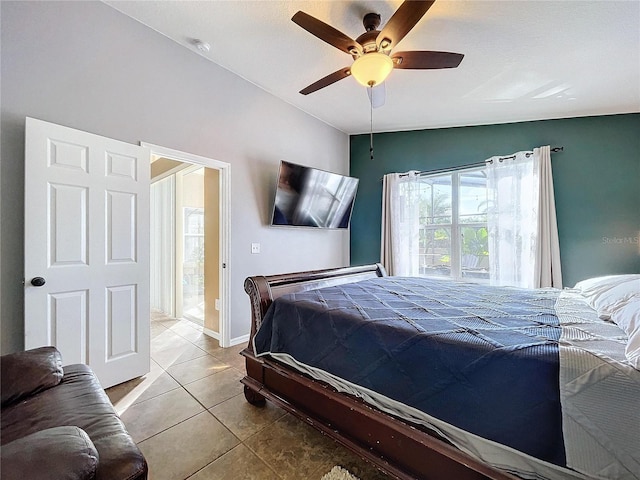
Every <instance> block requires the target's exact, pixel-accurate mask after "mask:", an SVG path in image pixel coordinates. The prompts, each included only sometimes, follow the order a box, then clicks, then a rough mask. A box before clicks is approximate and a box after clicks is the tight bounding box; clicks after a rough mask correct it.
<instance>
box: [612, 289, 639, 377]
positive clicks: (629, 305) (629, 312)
mask: <svg viewBox="0 0 640 480" xmlns="http://www.w3.org/2000/svg"><path fill="white" fill-rule="evenodd" d="M611 321H612V322H615V323H616V325H618V326H619V327H620V328H621V329H622V330H624V331H625V332H626V334H627V335H628V336H629V340H628V341H627V348H626V350H625V355H626V356H627V359H628V360H629V362H631V365H633V367H634V368H635V369H636V370H640V294H638V295H634V296H632V297H630V298H628V299H627V300H626V301H623V302H620V303H619V304H618V307H617V308H616V309H615V310H614V311H613V312H612V313H611Z"/></svg>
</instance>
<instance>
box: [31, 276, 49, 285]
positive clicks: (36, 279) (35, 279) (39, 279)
mask: <svg viewBox="0 0 640 480" xmlns="http://www.w3.org/2000/svg"><path fill="white" fill-rule="evenodd" d="M45 283H46V282H45V280H44V278H42V277H33V278H32V279H31V285H33V286H34V287H41V286H43V285H44V284H45Z"/></svg>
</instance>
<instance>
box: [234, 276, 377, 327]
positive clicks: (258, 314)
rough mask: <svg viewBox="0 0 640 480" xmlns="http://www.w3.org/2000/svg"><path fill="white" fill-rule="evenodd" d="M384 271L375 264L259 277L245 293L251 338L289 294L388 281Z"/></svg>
mask: <svg viewBox="0 0 640 480" xmlns="http://www.w3.org/2000/svg"><path fill="white" fill-rule="evenodd" d="M386 276H387V272H386V271H385V269H384V267H383V266H382V265H381V264H379V263H375V264H373V265H363V266H359V267H341V268H328V269H325V270H313V271H309V272H296V273H285V274H281V275H268V276H264V275H256V276H253V277H248V278H247V279H246V280H245V281H244V291H245V292H247V294H248V295H249V298H250V299H251V338H252V339H253V336H254V335H255V333H256V332H257V331H258V328H260V325H261V324H262V319H263V318H264V316H265V314H266V313H267V310H268V309H269V306H270V305H271V303H273V301H274V300H275V299H276V298H278V297H280V296H282V295H286V294H288V293H295V292H304V291H307V290H314V289H316V288H323V287H331V286H334V285H342V284H344V283H353V282H358V281H360V280H366V279H368V278H376V277H386Z"/></svg>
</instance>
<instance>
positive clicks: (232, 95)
mask: <svg viewBox="0 0 640 480" xmlns="http://www.w3.org/2000/svg"><path fill="white" fill-rule="evenodd" d="M1 9H2V10H1V21H2V32H1V33H2V43H1V49H2V50H1V61H2V71H1V74H2V84H1V92H0V93H1V98H2V115H1V130H2V139H1V143H2V148H1V155H2V160H1V164H0V174H1V183H0V188H1V193H2V195H1V203H0V214H1V216H0V225H1V228H2V230H1V232H0V236H1V241H2V243H1V250H0V261H1V264H0V265H1V267H2V272H1V277H0V299H1V315H0V322H1V323H0V332H1V334H2V342H1V350H0V351H1V352H2V353H8V352H11V351H16V350H21V349H22V348H23V287H22V279H23V270H24V268H23V242H24V235H23V230H24V199H23V195H24V121H25V117H27V116H29V117H34V118H39V119H41V120H46V121H49V122H53V123H58V124H60V125H64V126H67V127H72V128H76V129H80V130H85V131H87V132H91V133H95V134H99V135H103V136H106V137H111V138H115V139H118V140H122V141H125V142H130V143H134V144H137V143H139V142H140V141H144V142H149V143H153V144H156V145H162V146H164V147H169V148H173V149H177V150H182V151H185V152H189V153H193V154H197V155H202V156H205V157H210V158H213V159H216V160H220V161H223V162H228V163H230V164H231V178H232V186H231V223H232V225H231V257H230V262H229V266H230V268H231V285H230V288H231V337H232V339H233V338H238V337H241V336H243V335H246V334H248V333H249V327H250V313H249V302H248V298H247V297H246V295H245V293H244V290H243V281H244V278H245V277H246V276H248V275H252V274H262V273H265V274H269V273H281V272H286V271H293V270H308V269H314V268H324V267H333V266H341V265H347V264H348V262H349V237H348V233H347V232H344V231H314V230H307V229H298V230H296V229H285V228H280V229H277V228H271V227H268V226H267V223H268V220H269V213H268V211H269V209H270V206H271V205H270V204H271V202H272V201H273V191H274V189H275V176H276V173H277V167H278V163H279V161H280V160H288V161H291V162H294V163H302V164H306V165H311V166H316V167H321V168H323V169H326V170H331V171H335V172H338V173H345V174H346V173H348V169H349V160H348V156H349V143H348V142H349V140H348V137H347V135H346V134H344V133H342V132H340V131H338V130H336V129H334V128H332V127H329V126H327V125H326V124H324V123H322V122H320V121H318V120H317V119H315V118H313V117H311V116H309V115H306V114H305V113H303V112H301V111H299V110H297V109H295V108H294V107H292V106H290V105H289V104H286V103H284V102H282V101H280V100H278V99H276V98H275V97H273V96H272V95H270V94H268V93H266V92H264V91H263V90H261V89H259V88H257V87H256V86H254V85H252V84H250V83H248V82H246V81H244V80H242V79H241V78H240V77H237V76H236V75H234V74H232V73H230V72H229V71H227V70H225V69H223V68H221V67H218V66H217V65H215V64H213V63H211V62H209V61H207V60H205V59H204V58H202V57H200V56H199V55H197V54H196V53H193V52H190V51H188V50H187V49H185V48H184V47H181V46H179V45H178V44H176V43H174V42H172V41H171V40H169V39H167V38H166V37H164V36H162V35H160V34H159V33H157V32H155V31H153V30H151V29H149V28H147V27H145V26H143V25H141V24H139V23H138V22H136V21H134V20H132V19H130V18H128V17H126V16H125V15H123V14H121V13H119V12H117V11H116V10H114V9H112V8H111V7H109V6H107V5H105V4H103V3H100V2H8V1H2V2H1ZM251 242H260V243H261V245H262V253H261V254H260V255H251V253H250V244H251Z"/></svg>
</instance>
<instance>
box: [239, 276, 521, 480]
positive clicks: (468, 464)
mask: <svg viewBox="0 0 640 480" xmlns="http://www.w3.org/2000/svg"><path fill="white" fill-rule="evenodd" d="M383 276H386V272H385V270H384V268H383V267H382V265H379V264H375V265H368V266H363V267H347V268H338V269H328V270H318V271H312V272H301V273H291V274H284V275H272V276H254V277H249V278H247V279H246V280H245V291H246V292H247V294H248V295H249V297H250V298H251V312H252V327H251V339H250V340H249V345H248V347H247V348H246V349H245V350H243V351H242V352H241V353H242V355H243V356H244V357H245V360H246V367H247V375H246V376H245V377H244V378H243V379H242V383H243V384H244V389H245V397H246V399H247V401H249V402H250V403H251V404H254V405H258V406H259V405H263V404H264V402H265V399H268V400H269V401H272V402H273V403H275V404H276V405H278V406H280V407H282V408H283V409H284V410H286V411H288V412H290V413H291V414H293V415H295V416H296V417H298V418H299V419H301V420H302V421H305V422H307V423H308V424H310V425H311V426H313V427H315V428H316V429H318V430H320V431H321V432H322V433H324V434H326V435H328V436H329V437H331V438H333V439H334V440H336V441H338V442H339V443H341V444H342V445H344V446H345V447H347V448H349V449H350V450H352V451H353V452H354V453H356V454H357V455H359V456H361V457H362V458H364V459H365V460H368V461H369V462H371V463H373V464H374V465H376V466H377V467H378V468H380V469H381V470H383V471H384V472H386V473H387V474H389V475H390V476H391V477H393V478H398V479H403V480H405V479H406V480H408V479H420V480H480V479H492V480H516V477H514V476H512V475H509V474H507V473H504V472H501V471H498V470H496V469H494V468H492V467H490V466H488V465H486V464H484V463H482V462H480V461H478V460H476V459H474V458H472V457H470V456H469V455H466V454H465V453H463V452H461V451H460V450H458V449H457V448H455V447H454V446H452V445H451V444H449V443H448V442H447V441H446V440H443V439H442V438H440V437H437V436H436V435H435V434H433V433H431V432H429V431H427V430H425V429H424V428H422V427H419V426H417V425H411V424H409V423H407V422H405V421H402V420H400V419H398V418H395V417H392V416H390V415H388V414H386V413H384V412H381V411H380V410H377V409H376V408H373V407H371V406H369V405H367V404H366V403H364V402H363V401H361V400H360V399H358V398H355V397H353V396H350V395H346V394H342V393H338V392H337V391H336V390H335V389H333V388H332V387H331V386H328V385H326V384H324V383H323V382H319V381H316V380H313V379H311V378H309V377H307V376H305V375H303V374H301V373H298V372H297V371H295V370H293V369H292V368H291V367H289V366H286V365H283V364H281V363H279V362H277V361H275V360H273V359H271V358H270V357H261V358H256V356H255V355H254V352H253V337H254V335H255V333H256V331H257V329H258V328H259V326H260V324H261V323H262V319H263V318H264V315H265V314H266V312H267V309H268V308H269V306H270V305H271V303H272V302H273V300H274V299H276V298H278V297H279V296H281V295H284V294H287V293H293V292H299V291H305V290H311V289H315V288H321V287H328V286H332V285H340V284H344V283H349V282H356V281H359V280H364V279H367V278H375V277H383Z"/></svg>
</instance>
